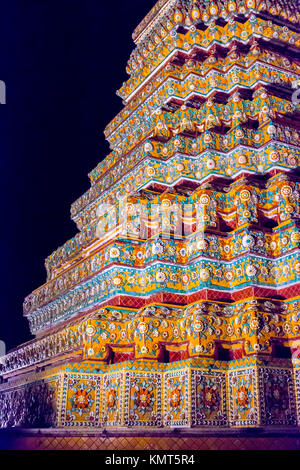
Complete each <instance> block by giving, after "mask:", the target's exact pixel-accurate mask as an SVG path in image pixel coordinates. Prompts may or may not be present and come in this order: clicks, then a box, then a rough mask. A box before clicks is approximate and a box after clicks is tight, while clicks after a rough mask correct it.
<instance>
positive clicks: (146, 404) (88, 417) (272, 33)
mask: <svg viewBox="0 0 300 470" xmlns="http://www.w3.org/2000/svg"><path fill="white" fill-rule="evenodd" d="M296 4H297V2H291V1H288V0H235V1H231V0H215V1H212V0H160V1H158V2H157V3H156V4H155V5H154V7H153V9H152V10H151V12H150V13H149V14H148V15H147V16H146V17H145V19H144V20H143V21H142V23H141V24H140V25H139V26H138V27H137V29H136V30H135V31H134V34H133V39H134V42H135V49H134V51H133V52H132V54H131V56H130V59H129V61H128V65H127V69H126V70H127V72H128V74H129V79H128V80H127V81H126V82H125V83H124V84H123V85H122V87H121V89H120V90H119V91H118V95H119V96H120V97H121V99H122V100H123V105H124V107H123V109H122V110H121V112H120V113H119V114H118V115H117V116H116V117H115V119H114V120H113V121H112V122H111V123H110V124H109V125H108V126H107V128H106V129H105V136H106V139H107V140H108V141H109V143H110V148H111V153H110V154H109V155H108V156H107V157H106V158H105V159H104V160H103V161H101V162H100V163H99V165H98V166H97V167H96V168H95V169H94V170H93V171H91V173H90V174H89V178H90V183H91V186H90V189H89V190H88V191H87V192H86V193H85V194H84V195H83V196H82V197H80V198H79V199H78V200H77V201H76V202H75V203H74V204H73V205H72V207H71V216H72V219H73V220H74V222H75V223H76V225H77V228H78V233H77V235H76V236H75V237H74V238H72V239H71V240H69V241H67V242H66V244H65V245H63V246H62V247H60V248H58V250H57V251H55V252H54V253H53V254H52V255H51V256H49V257H48V258H47V260H46V269H47V281H46V283H45V284H44V285H43V286H42V287H40V288H38V289H37V290H35V291H34V292H33V293H32V294H30V295H29V296H28V297H27V298H26V299H25V302H24V315H25V316H26V318H27V319H28V321H29V324H30V329H31V332H32V333H33V335H34V336H35V339H34V340H32V341H30V342H28V343H26V344H23V345H21V346H19V347H18V348H16V349H15V350H13V351H10V352H9V353H8V354H7V355H6V356H5V357H4V359H3V361H2V362H3V365H2V369H0V370H1V375H2V383H1V385H0V426H2V427H3V428H5V427H21V428H59V429H60V430H62V432H63V433H64V435H68V433H69V432H71V428H72V429H73V430H74V429H79V428H80V429H81V430H83V429H85V430H98V431H99V432H100V431H101V430H103V429H105V430H106V432H110V433H112V434H113V433H114V432H121V431H122V432H124V433H125V434H126V430H128V431H129V430H131V431H132V430H136V431H137V430H139V432H143V433H144V435H148V434H149V435H151V433H154V432H155V431H157V430H162V429H163V430H164V431H165V432H168V431H170V432H171V431H172V430H173V429H174V428H177V431H178V433H179V434H180V432H187V429H190V430H191V429H192V430H194V432H198V433H199V435H201V433H205V432H206V431H207V430H210V432H214V430H215V431H216V432H218V433H219V434H220V433H222V432H224V433H226V432H228V431H229V430H236V431H237V432H242V431H241V428H245V429H249V428H254V431H255V429H257V430H258V431H259V430H264V431H265V430H272V429H276V430H277V431H278V430H279V431H280V432H282V433H283V434H284V433H290V432H295V433H296V432H297V430H299V426H300V359H298V356H299V357H300V298H299V294H300V260H299V242H300V225H299V222H300V176H299V175H300V173H299V171H298V164H299V157H300V109H299V105H298V102H299V101H300V93H299V94H298V95H299V99H298V97H297V96H298V95H297V90H298V89H299V87H300V80H299V78H300V75H299V74H300V60H299V58H300V36H299V23H300V14H299V10H298V9H297V6H296ZM297 31H298V32H297Z"/></svg>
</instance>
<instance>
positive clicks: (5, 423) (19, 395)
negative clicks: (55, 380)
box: [0, 382, 56, 429]
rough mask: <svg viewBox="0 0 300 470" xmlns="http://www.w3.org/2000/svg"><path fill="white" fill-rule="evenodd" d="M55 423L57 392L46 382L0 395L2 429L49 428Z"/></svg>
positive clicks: (0, 426) (0, 424) (0, 423)
mask: <svg viewBox="0 0 300 470" xmlns="http://www.w3.org/2000/svg"><path fill="white" fill-rule="evenodd" d="M55 421H56V406H55V392H54V389H53V388H52V387H50V386H49V385H48V384H47V383H45V382H38V383H34V384H29V385H26V386H22V387H20V388H18V389H14V390H9V391H6V392H3V393H1V394H0V428H6V429H7V428H49V427H52V426H54V425H55Z"/></svg>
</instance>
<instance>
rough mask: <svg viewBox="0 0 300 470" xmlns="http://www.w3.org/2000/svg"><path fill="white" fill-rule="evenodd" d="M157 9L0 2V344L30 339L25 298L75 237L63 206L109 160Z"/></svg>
mask: <svg viewBox="0 0 300 470" xmlns="http://www.w3.org/2000/svg"><path fill="white" fill-rule="evenodd" d="M154 3H155V0H113V1H104V0H23V1H21V0H0V80H4V81H5V83H6V89H7V104H6V105H4V106H3V105H2V106H0V178H1V186H0V188H1V201H2V204H1V206H2V207H1V231H0V237H1V240H0V246H1V251H2V262H1V284H0V287H1V291H0V295H1V298H0V300H1V301H0V317H1V318H0V339H3V340H4V341H5V342H6V345H7V349H11V348H13V347H15V346H17V345H18V344H20V343H21V342H24V341H27V340H28V339H30V332H29V328H28V326H27V320H26V319H24V318H23V316H22V303H23V299H24V297H25V296H26V295H28V294H29V293H30V292H32V290H34V289H35V288H37V287H39V286H40V285H41V284H43V283H44V282H45V280H46V271H45V268H44V259H45V258H46V257H47V256H48V255H49V254H50V253H52V252H53V251H54V250H55V249H56V248H58V247H59V246H61V245H62V244H64V243H65V242H66V241H67V240H68V239H70V238H71V237H72V236H74V235H75V234H76V226H75V224H74V222H72V221H71V219H70V206H71V204H72V202H74V201H75V200H76V199H77V198H78V197H79V196H81V194H83V193H84V192H85V191H86V190H87V189H88V187H89V181H88V177H87V174H88V172H89V171H90V170H91V169H92V168H94V167H95V166H96V165H97V163H98V162H99V161H100V160H101V159H103V158H104V157H105V156H106V155H107V154H108V153H109V147H108V144H107V143H106V142H105V139H104V135H103V130H104V127H105V126H106V125H107V123H108V122H109V121H110V120H111V119H112V118H113V117H114V116H115V115H116V114H117V113H118V112H119V110H120V109H121V107H122V103H121V99H120V98H118V97H117V96H116V95H115V91H116V90H117V89H118V88H120V86H121V85H122V83H123V81H125V80H126V79H127V74H126V72H125V66H126V62H127V60H128V58H129V54H130V52H131V50H132V49H133V47H134V45H133V42H132V39H131V34H132V32H133V30H134V28H135V27H136V26H137V24H138V23H139V21H140V20H141V19H142V18H143V17H144V16H145V15H146V14H147V12H148V11H149V10H150V8H151V7H152V6H153V5H154Z"/></svg>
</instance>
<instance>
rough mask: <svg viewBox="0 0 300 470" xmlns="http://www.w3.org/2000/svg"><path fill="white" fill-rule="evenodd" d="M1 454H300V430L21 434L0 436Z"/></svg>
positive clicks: (41, 432)
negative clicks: (35, 451)
mask: <svg viewBox="0 0 300 470" xmlns="http://www.w3.org/2000/svg"><path fill="white" fill-rule="evenodd" d="M0 449H1V450H102V451H103V450H104V451H105V450H107V451H111V450H113V451H122V450H136V451H140V450H147V451H151V450H165V451H177V450H178V451H185V450H195V451H197V450H300V432H299V430H295V431H291V430H287V431H286V432H285V433H284V432H282V430H280V431H278V432H276V431H275V430H273V431H272V432H270V431H264V430H261V431H258V430H255V431H254V430H252V431H251V430H247V431H245V430H243V431H238V430H237V431H236V432H232V431H230V432H228V433H227V432H222V433H219V434H216V432H215V431H214V432H211V433H210V432H209V431H205V432H203V431H202V432H201V433H200V432H199V431H195V432H193V431H191V430H186V431H184V430H181V431H177V430H176V431H169V432H166V431H163V432H152V433H149V432H147V433H146V432H143V431H140V432H139V433H137V432H132V433H130V432H129V431H128V430H127V432H126V433H125V432H124V433H122V432H120V431H118V432H117V431H116V433H115V435H114V434H113V432H110V433H109V434H108V433H107V435H106V436H105V435H104V433H103V432H89V433H87V432H84V431H81V432H79V431H78V432H76V431H72V432H68V434H66V430H65V429H55V430H26V431H23V430H20V431H17V432H16V431H5V432H2V433H0Z"/></svg>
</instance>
